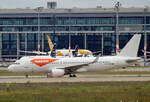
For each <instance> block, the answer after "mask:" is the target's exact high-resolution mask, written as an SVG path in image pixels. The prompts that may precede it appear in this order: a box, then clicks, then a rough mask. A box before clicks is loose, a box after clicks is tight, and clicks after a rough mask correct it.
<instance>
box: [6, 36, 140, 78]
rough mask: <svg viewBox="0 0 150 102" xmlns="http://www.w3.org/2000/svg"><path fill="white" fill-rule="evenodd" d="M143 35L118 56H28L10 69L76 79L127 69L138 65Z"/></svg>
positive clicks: (132, 40) (136, 38)
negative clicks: (94, 73) (80, 74)
mask: <svg viewBox="0 0 150 102" xmlns="http://www.w3.org/2000/svg"><path fill="white" fill-rule="evenodd" d="M140 39H141V35H137V34H136V35H134V36H133V38H132V39H131V40H130V41H129V42H128V43H127V45H126V46H125V47H124V48H123V49H122V50H121V52H120V53H119V54H118V55H116V56H104V57H100V56H99V55H98V56H97V57H70V58H69V57H55V58H54V57H51V56H26V57H22V58H21V59H20V60H17V61H16V62H15V63H14V64H12V65H10V66H9V67H8V70H9V71H11V72H19V73H25V74H26V76H27V75H28V74H30V73H33V72H44V73H48V75H49V76H51V77H62V76H64V75H70V77H75V76H76V75H75V73H76V72H87V71H91V72H95V71H104V70H110V69H115V68H121V67H126V66H128V65H131V64H135V63H137V62H138V61H139V60H140V59H141V58H140V57H137V52H138V49H139V44H140Z"/></svg>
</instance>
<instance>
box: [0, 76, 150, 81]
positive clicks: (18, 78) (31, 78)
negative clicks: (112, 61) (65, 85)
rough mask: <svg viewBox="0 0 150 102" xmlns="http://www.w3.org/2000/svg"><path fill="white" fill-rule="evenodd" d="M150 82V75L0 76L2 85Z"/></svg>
mask: <svg viewBox="0 0 150 102" xmlns="http://www.w3.org/2000/svg"><path fill="white" fill-rule="evenodd" d="M128 81H150V75H144V74H143V75H78V76H77V77H76V78H70V77H68V76H65V77H60V78H46V77H45V76H29V78H25V76H0V83H57V82H59V83H60V82H128Z"/></svg>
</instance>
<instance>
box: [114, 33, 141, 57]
mask: <svg viewBox="0 0 150 102" xmlns="http://www.w3.org/2000/svg"><path fill="white" fill-rule="evenodd" d="M140 40H141V35H140V34H135V35H134V36H133V37H132V38H131V40H130V41H129V42H128V43H127V44H126V46H125V47H124V48H123V49H122V50H121V52H120V53H119V54H118V55H117V56H128V57H137V52H138V49H139V45H140Z"/></svg>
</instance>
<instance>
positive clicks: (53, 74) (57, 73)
mask: <svg viewBox="0 0 150 102" xmlns="http://www.w3.org/2000/svg"><path fill="white" fill-rule="evenodd" d="M64 74H65V71H64V69H52V70H51V73H50V76H51V77H62V76H64Z"/></svg>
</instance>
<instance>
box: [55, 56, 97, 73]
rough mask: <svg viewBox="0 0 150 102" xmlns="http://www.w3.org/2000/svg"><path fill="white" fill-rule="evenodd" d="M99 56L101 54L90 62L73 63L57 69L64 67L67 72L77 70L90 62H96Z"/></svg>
mask: <svg viewBox="0 0 150 102" xmlns="http://www.w3.org/2000/svg"><path fill="white" fill-rule="evenodd" d="M99 57H100V54H99V55H98V56H97V57H96V58H95V59H94V61H92V62H90V63H86V64H78V65H72V66H68V67H64V68H57V69H64V70H65V72H67V71H71V72H74V71H76V70H77V69H80V68H82V67H84V66H88V65H90V64H93V63H96V62H97V61H98V59H99Z"/></svg>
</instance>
